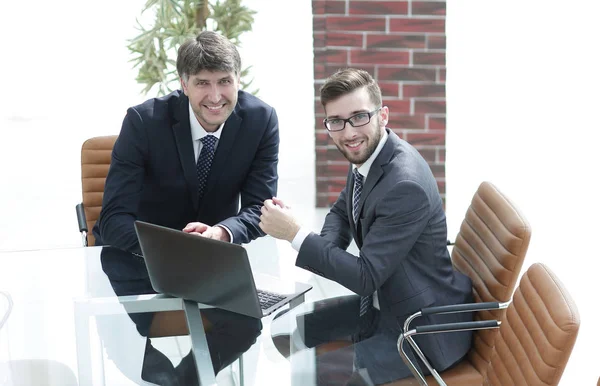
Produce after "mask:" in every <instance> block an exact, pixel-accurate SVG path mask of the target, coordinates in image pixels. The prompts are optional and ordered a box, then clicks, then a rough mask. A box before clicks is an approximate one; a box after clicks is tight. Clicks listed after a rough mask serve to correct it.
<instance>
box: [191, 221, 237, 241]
mask: <svg viewBox="0 0 600 386" xmlns="http://www.w3.org/2000/svg"><path fill="white" fill-rule="evenodd" d="M183 231H184V232H186V233H191V234H194V235H197V236H202V237H207V238H209V239H214V240H221V241H226V242H230V241H231V240H229V233H227V231H226V230H225V229H223V228H222V227H220V226H216V227H211V226H209V225H206V224H204V223H201V222H191V223H189V224H187V225H186V226H185V228H183Z"/></svg>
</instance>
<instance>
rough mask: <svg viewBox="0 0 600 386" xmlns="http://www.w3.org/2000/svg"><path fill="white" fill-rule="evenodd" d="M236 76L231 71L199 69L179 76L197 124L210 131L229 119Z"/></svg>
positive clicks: (234, 92)
mask: <svg viewBox="0 0 600 386" xmlns="http://www.w3.org/2000/svg"><path fill="white" fill-rule="evenodd" d="M239 82H240V79H239V77H238V76H236V75H235V73H234V72H225V71H208V70H202V71H200V72H199V73H197V74H195V75H190V76H189V77H188V79H187V81H186V80H185V78H182V79H181V87H182V88H183V92H184V93H185V95H187V97H188V98H189V99H190V105H191V106H192V110H193V111H194V115H195V116H196V118H197V119H198V122H200V125H202V127H203V128H204V129H205V130H206V131H208V132H214V131H216V130H217V129H218V128H219V126H221V124H222V123H223V122H225V121H226V120H227V118H229V116H230V115H231V113H232V112H233V109H234V108H235V105H236V103H237V98H238V87H239Z"/></svg>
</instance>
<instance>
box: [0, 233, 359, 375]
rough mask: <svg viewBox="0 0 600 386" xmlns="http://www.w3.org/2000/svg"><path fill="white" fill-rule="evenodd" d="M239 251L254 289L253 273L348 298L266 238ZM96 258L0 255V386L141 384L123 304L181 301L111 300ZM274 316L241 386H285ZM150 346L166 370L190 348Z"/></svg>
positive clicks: (138, 347) (140, 344)
mask: <svg viewBox="0 0 600 386" xmlns="http://www.w3.org/2000/svg"><path fill="white" fill-rule="evenodd" d="M246 248H247V249H248V255H249V259H250V264H251V266H252V269H253V272H254V273H255V278H256V277H258V279H257V285H258V283H259V282H260V280H261V279H260V275H258V276H256V272H260V274H261V275H264V276H265V277H269V276H274V277H278V278H279V279H282V281H283V282H284V283H292V284H293V283H294V281H300V282H305V283H309V284H311V285H312V286H313V290H311V291H309V292H308V293H307V295H306V300H307V302H311V301H314V300H319V299H322V298H324V297H329V296H335V295H340V294H346V293H348V291H347V290H346V289H344V288H342V287H340V286H338V285H337V284H335V283H332V282H329V281H328V280H326V279H323V278H320V277H318V276H316V275H313V274H312V273H310V272H306V271H304V270H301V269H299V268H296V267H295V266H294V262H295V256H296V253H295V251H293V250H292V249H291V247H290V246H289V243H287V244H286V243H280V242H278V241H276V240H274V239H271V238H268V237H266V238H263V239H259V240H257V241H255V242H253V243H251V244H249V245H247V246H246ZM101 252H102V247H87V248H72V249H52V250H35V251H20V252H4V253H0V291H3V292H5V293H7V294H9V295H10V298H11V299H12V305H13V306H12V310H11V311H10V315H8V318H7V319H6V323H5V324H4V326H2V327H1V328H0V385H11V384H12V383H11V382H13V381H14V380H12V381H11V377H12V378H15V379H16V377H18V376H23V373H26V374H27V375H26V376H28V377H30V378H28V379H29V384H38V383H36V380H35V378H31V377H35V376H36V374H39V376H40V377H42V378H40V379H45V380H48V379H56V380H57V381H58V383H56V384H60V385H70V384H73V385H77V384H78V383H77V379H80V382H81V384H89V385H136V384H147V383H144V382H143V381H142V380H141V378H140V369H141V365H142V360H143V353H144V348H145V345H146V338H144V337H142V336H141V335H140V334H139V333H138V331H137V330H136V326H135V324H134V323H133V322H132V320H131V318H130V317H129V316H128V314H127V312H126V310H125V307H124V304H125V303H127V302H129V304H136V305H138V306H139V304H143V303H144V301H146V303H147V302H148V301H151V302H152V305H151V307H154V308H156V307H157V302H161V301H162V302H163V303H161V304H160V305H159V306H158V309H160V310H168V309H181V300H180V299H174V298H170V299H168V298H165V297H163V296H162V295H142V296H139V297H125V298H118V297H117V296H116V294H115V291H114V290H113V287H112V285H111V282H110V280H109V277H108V276H107V274H106V273H105V270H104V269H103V266H102V260H101ZM134 298H136V299H134ZM124 300H125V301H124ZM146 309H147V308H146ZM128 310H129V311H131V308H128ZM6 311H8V302H7V301H6V300H5V299H4V298H3V297H0V320H2V316H3V315H4V314H5V312H6ZM276 314H277V313H274V314H273V315H271V316H269V317H266V318H263V330H262V334H261V336H260V337H259V339H258V341H257V342H256V344H255V345H254V346H253V347H252V348H251V349H250V350H249V351H248V352H247V353H246V354H244V379H245V384H246V385H259V384H270V383H271V381H272V380H273V379H275V378H273V377H277V379H279V380H281V382H283V383H282V384H285V383H286V381H285V380H287V379H289V378H290V363H289V362H288V361H287V360H286V359H285V358H284V357H282V356H281V355H280V354H279V353H278V352H277V350H276V349H275V347H274V345H273V342H272V341H271V333H272V331H271V330H270V328H271V327H270V321H271V320H272V319H273V317H274V316H275V315H276ZM152 344H153V346H155V347H157V348H158V349H159V350H160V351H161V352H163V353H164V354H165V355H166V356H167V357H168V358H169V359H170V360H171V361H172V362H173V363H177V362H178V361H179V360H181V358H182V357H184V356H185V355H186V354H187V353H188V352H189V350H190V347H191V343H190V339H189V337H188V336H181V337H168V338H153V339H152ZM217 381H218V384H219V385H235V384H239V369H238V368H237V367H236V366H232V367H231V368H229V369H227V371H225V370H224V371H222V372H221V373H219V375H218V376H217ZM14 382H16V381H14ZM290 382H291V381H290ZM40 384H41V383H40Z"/></svg>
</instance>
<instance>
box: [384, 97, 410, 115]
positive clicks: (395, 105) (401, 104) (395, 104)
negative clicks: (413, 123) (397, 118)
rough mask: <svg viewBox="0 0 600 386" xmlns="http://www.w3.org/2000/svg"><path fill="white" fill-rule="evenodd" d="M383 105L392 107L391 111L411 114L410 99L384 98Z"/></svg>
mask: <svg viewBox="0 0 600 386" xmlns="http://www.w3.org/2000/svg"><path fill="white" fill-rule="evenodd" d="M383 105H384V106H387V107H388V108H389V109H390V113H399V114H410V101H408V100H402V99H396V100H393V99H386V98H383Z"/></svg>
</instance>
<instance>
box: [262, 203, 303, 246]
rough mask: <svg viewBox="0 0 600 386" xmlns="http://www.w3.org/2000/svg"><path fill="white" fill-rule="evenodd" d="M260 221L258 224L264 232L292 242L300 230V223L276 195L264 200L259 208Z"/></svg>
mask: <svg viewBox="0 0 600 386" xmlns="http://www.w3.org/2000/svg"><path fill="white" fill-rule="evenodd" d="M260 211H261V213H262V214H261V216H260V223H259V224H258V226H259V227H260V229H262V230H263V232H265V233H266V234H268V235H270V236H273V237H275V238H276V239H281V240H287V241H289V242H292V240H294V237H295V236H296V234H297V233H298V231H299V230H300V224H299V223H298V221H297V220H296V218H295V217H294V215H293V214H292V210H291V208H290V207H289V206H287V205H285V204H284V203H283V201H281V200H280V199H278V198H277V197H273V199H272V200H265V202H264V206H263V207H262V208H261V210H260Z"/></svg>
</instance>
